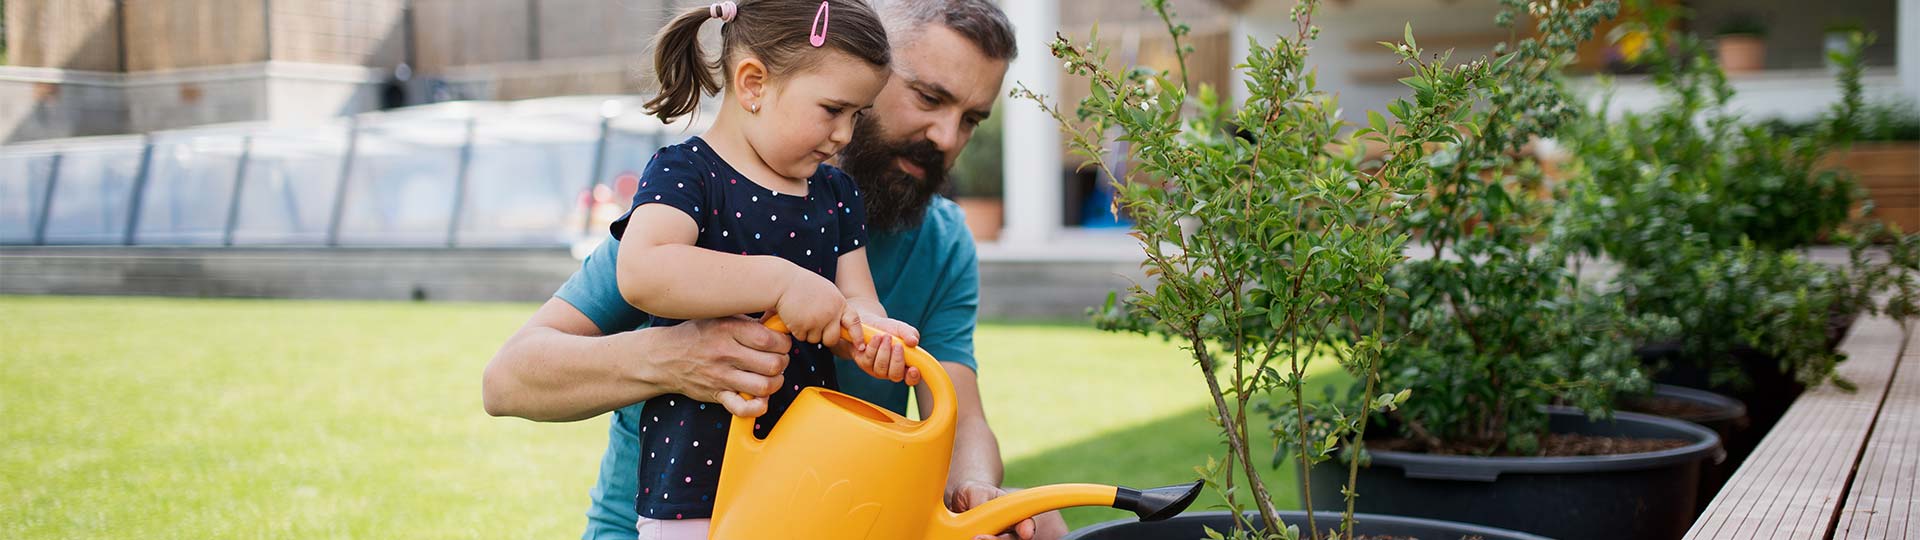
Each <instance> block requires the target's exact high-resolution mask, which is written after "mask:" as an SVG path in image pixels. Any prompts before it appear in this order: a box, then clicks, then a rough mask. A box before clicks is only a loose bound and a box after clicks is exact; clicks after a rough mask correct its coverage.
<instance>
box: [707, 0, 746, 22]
mask: <svg viewBox="0 0 1920 540" xmlns="http://www.w3.org/2000/svg"><path fill="white" fill-rule="evenodd" d="M739 14H740V4H735V3H733V2H715V3H714V4H713V5H710V6H707V16H708V17H712V18H715V19H720V22H721V23H722V24H724V23H730V22H733V16H734V15H739Z"/></svg>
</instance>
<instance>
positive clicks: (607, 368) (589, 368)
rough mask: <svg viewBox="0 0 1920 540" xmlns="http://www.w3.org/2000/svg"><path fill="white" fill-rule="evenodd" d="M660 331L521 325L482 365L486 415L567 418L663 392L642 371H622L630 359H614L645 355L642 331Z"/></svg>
mask: <svg viewBox="0 0 1920 540" xmlns="http://www.w3.org/2000/svg"><path fill="white" fill-rule="evenodd" d="M665 330H667V329H665V328H648V329H643V330H638V331H634V332H624V333H620V334H614V335H611V336H598V335H577V334H569V333H566V332H562V331H560V330H558V329H554V328H549V327H543V326H535V325H529V326H528V327H526V328H522V329H521V330H520V332H519V333H517V334H515V335H514V336H513V337H512V338H511V339H509V340H508V341H507V343H506V345H504V346H502V347H501V348H500V352H499V353H497V354H496V355H495V356H494V358H493V361H492V362H491V363H489V364H488V365H487V370H486V375H485V379H484V381H483V382H482V397H483V401H484V402H485V406H486V409H487V414H491V415H494V416H517V417H520V418H526V419H528V420H534V421H540V422H571V421H574V420H584V419H587V418H592V417H595V416H599V415H601V414H605V413H607V412H609V411H613V410H615V409H619V408H621V407H625V406H627V405H632V404H634V403H639V402H641V401H645V400H647V399H649V398H652V397H654V396H658V395H661V394H665V393H667V391H666V390H665V389H664V388H662V387H661V386H660V385H658V384H655V383H653V382H651V381H650V380H649V379H651V377H649V376H647V374H644V373H633V372H628V371H626V370H627V369H628V368H627V367H626V366H630V365H636V364H635V363H632V362H621V361H619V359H620V358H622V357H632V356H634V355H640V354H646V353H645V352H643V351H645V349H644V347H646V346H647V343H648V340H647V339H645V338H646V337H647V334H649V333H653V332H660V331H665Z"/></svg>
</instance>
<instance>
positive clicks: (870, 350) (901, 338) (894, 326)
mask: <svg viewBox="0 0 1920 540" xmlns="http://www.w3.org/2000/svg"><path fill="white" fill-rule="evenodd" d="M866 320H867V325H868V326H872V327H873V328H874V330H877V331H878V333H874V334H873V335H869V336H864V337H865V339H866V341H865V342H864V343H860V344H858V346H855V347H848V348H841V349H836V350H835V351H834V354H840V355H842V357H844V358H849V359H852V360H853V363H854V364H856V365H859V366H860V369H861V371H865V372H867V375H870V376H872V377H873V378H875V379H885V380H889V381H893V382H904V383H907V385H908V386H914V385H918V384H920V369H919V368H913V367H907V347H914V346H918V345H920V331H919V330H917V329H915V328H914V327H913V326H911V325H908V324H907V323H903V322H900V321H897V320H894V319H889V318H886V317H871V316H870V317H867V318H866ZM849 348H850V349H852V350H846V349H849Z"/></svg>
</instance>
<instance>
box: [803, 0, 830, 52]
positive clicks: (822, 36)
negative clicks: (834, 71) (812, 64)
mask: <svg viewBox="0 0 1920 540" xmlns="http://www.w3.org/2000/svg"><path fill="white" fill-rule="evenodd" d="M831 18H832V15H830V14H829V13H828V10H827V3H826V2H824V1H822V2H820V11H816V12H814V13H813V27H812V28H809V29H807V43H811V44H813V46H815V47H821V46H825V45H826V44H827V20H828V19H831Z"/></svg>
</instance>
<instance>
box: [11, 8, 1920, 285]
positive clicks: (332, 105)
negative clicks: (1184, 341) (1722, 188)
mask: <svg viewBox="0 0 1920 540" xmlns="http://www.w3.org/2000/svg"><path fill="white" fill-rule="evenodd" d="M1663 1H1668V2H1674V3H1679V4H1682V5H1684V6H1685V7H1687V8H1689V9H1691V10H1692V11H1693V12H1694V14H1695V17H1694V18H1693V19H1692V22H1690V23H1688V24H1691V25H1694V27H1692V28H1686V29H1687V30H1692V31H1696V32H1699V33H1702V34H1711V33H1714V32H1715V31H1716V30H1717V29H1718V28H1719V27H1722V26H1726V25H1728V24H1729V23H1730V22H1732V21H1734V20H1736V19H1739V20H1745V21H1748V22H1746V23H1745V24H1748V25H1749V26H1750V25H1751V24H1752V22H1751V21H1752V20H1755V19H1757V20H1758V22H1759V24H1761V25H1763V26H1765V27H1767V29H1768V30H1769V32H1767V34H1766V36H1765V38H1764V40H1763V42H1764V45H1765V46H1766V48H1767V50H1768V54H1766V56H1765V57H1764V59H1763V60H1762V61H1761V62H1760V64H1759V68H1760V69H1759V70H1757V71H1754V72H1751V73H1744V74H1740V75H1737V76H1734V77H1733V78H1732V81H1733V84H1734V86H1735V87H1736V89H1737V90H1738V91H1739V92H1740V97H1739V101H1738V102H1736V104H1735V106H1736V107H1738V108H1740V109H1742V110H1743V111H1745V112H1747V113H1748V114H1750V115H1752V116H1755V117H1761V118H1764V117H1771V116H1780V117H1788V118H1793V117H1804V116H1808V115H1811V114H1813V113H1815V112H1816V111H1819V110H1821V109H1823V108H1824V107H1826V106H1827V104H1828V103H1830V102H1832V101H1833V100H1834V99H1835V97H1836V96H1837V91H1836V90H1835V89H1834V85H1833V82H1832V77H1831V74H1830V73H1829V71H1828V69H1827V68H1826V67H1825V66H1824V64H1823V58H1824V56H1825V54H1824V47H1825V39H1826V36H1825V33H1826V31H1827V30H1828V29H1830V28H1837V27H1841V26H1851V27H1857V28H1859V29H1862V30H1867V31H1871V32H1874V33H1876V34H1877V35H1878V36H1879V42H1878V43H1877V44H1876V45H1875V46H1874V47H1873V48H1872V49H1869V50H1868V51H1867V54H1866V61H1867V63H1868V65H1869V68H1868V70H1867V73H1866V77H1865V80H1864V81H1863V82H1864V83H1865V84H1866V91H1867V93H1868V95H1869V97H1870V98H1871V99H1893V98H1905V99H1913V98H1914V97H1915V96H1920V0H1828V1H1825V2H1818V3H1808V2H1803V1H1800V0H1663ZM705 3H706V2H705V1H687V0H5V1H4V6H5V10H4V11H5V13H4V15H5V17H4V21H5V25H4V28H5V40H4V42H5V44H6V49H5V50H4V51H0V52H4V57H5V61H4V63H5V64H6V65H0V145H4V146H0V245H4V246H5V248H4V252H0V278H3V279H0V293H44V292H68V293H123V294H193V295H214V296H229V295H240V296H303V297H314V296H318V297H357V298H406V297H427V298H461V299H538V298H543V297H545V295H546V294H547V293H550V292H551V291H552V290H553V288H554V287H555V286H557V285H558V284H559V281H560V280H562V279H564V278H565V277H566V275H567V274H568V273H570V272H571V271H572V270H573V269H574V268H576V267H577V263H576V262H575V261H574V260H573V259H572V258H570V257H567V256H566V255H567V254H568V253H569V252H570V251H571V252H577V251H578V250H579V249H581V248H582V247H583V246H585V245H588V244H590V243H591V242H592V241H595V240H597V239H598V238H599V237H600V236H604V235H603V234H599V233H600V231H602V230H603V229H602V228H601V225H603V224H604V223H605V222H606V221H607V220H608V219H611V217H612V215H614V214H617V213H618V212H620V211H621V210H623V209H624V206H625V204H626V197H627V196H629V194H630V193H631V185H629V184H631V183H632V182H630V180H631V179H632V178H633V176H634V174H635V171H637V170H638V169H639V168H640V166H641V165H643V164H644V163H645V159H646V158H647V157H648V156H650V155H651V153H652V150H653V149H654V148H657V147H659V146H660V145H663V144H668V143H671V142H673V141H675V140H678V138H680V137H684V136H685V135H686V134H688V133H691V132H697V131H689V130H697V126H693V127H687V126H682V125H676V126H661V125H659V124H658V123H657V122H653V121H651V120H649V119H646V118H645V117H644V116H643V115H641V114H639V113H638V112H637V109H638V106H637V104H638V102H639V101H641V99H640V96H645V95H647V94H648V93H649V92H650V91H651V89H652V88H651V77H650V76H648V74H649V73H650V70H651V66H650V65H649V54H648V51H649V43H648V41H649V40H650V39H651V36H652V35H653V33H654V31H655V30H656V29H657V28H658V27H660V26H661V25H662V24H664V22H665V21H666V20H668V19H669V18H670V17H671V16H673V15H674V14H676V13H678V12H680V10H683V9H688V8H690V7H692V6H697V5H704V4H705ZM1169 3H1170V4H1171V5H1172V6H1173V8H1174V10H1175V11H1177V12H1178V13H1179V15H1180V18H1181V20H1182V22H1185V23H1186V24H1188V25H1190V26H1191V27H1192V29H1193V32H1192V34H1191V39H1190V40H1189V42H1188V43H1189V44H1191V45H1192V46H1193V47H1194V48H1195V53H1194V55H1193V56H1192V57H1191V58H1190V59H1189V61H1188V66H1187V67H1188V69H1189V70H1191V72H1190V73H1189V75H1190V78H1191V79H1192V80H1194V81H1195V82H1197V83H1204V84H1210V85H1212V86H1214V87H1216V88H1222V89H1228V92H1223V93H1226V94H1228V95H1232V96H1234V97H1235V98H1236V99H1239V98H1243V97H1244V95H1243V89H1242V86H1243V85H1242V84H1241V81H1239V80H1238V79H1237V77H1238V75H1237V74H1236V73H1235V71H1234V70H1233V66H1234V65H1236V64H1238V63H1240V62H1241V61H1242V60H1243V59H1244V58H1245V57H1246V54H1247V50H1248V49H1247V47H1248V45H1247V43H1248V40H1249V38H1253V39H1257V40H1259V41H1261V42H1269V41H1270V40H1271V39H1272V36H1273V35H1274V34H1276V33H1279V32H1283V31H1284V32H1291V28H1292V23H1291V22H1290V21H1288V18H1287V17H1288V10H1289V8H1290V7H1291V6H1292V5H1293V2H1292V0H1171V1H1170V2H1169ZM1001 5H1002V6H1003V7H1004V8H1005V9H1006V10H1007V11H1008V13H1009V15H1010V16H1011V18H1012V19H1013V21H1014V23H1015V25H1016V27H1017V30H1018V33H1019V39H1020V48H1021V51H1022V56H1021V57H1020V58H1019V59H1018V60H1017V61H1016V62H1014V65H1013V66H1012V67H1011V69H1010V72H1009V75H1008V79H1007V83H1008V84H1009V85H1013V84H1016V83H1020V84H1025V85H1026V86H1028V87H1030V88H1033V89H1035V90H1037V91H1041V92H1043V93H1047V94H1049V95H1051V96H1052V97H1053V98H1054V99H1055V100H1056V101H1058V102H1060V103H1072V102H1075V101H1077V100H1078V99H1079V98H1081V97H1083V96H1084V95H1085V92H1086V88H1087V84H1086V81H1085V80H1084V79H1079V78H1076V77H1072V76H1068V75H1065V74H1063V73H1061V69H1060V64H1059V62H1058V61H1057V60H1056V59H1053V58H1052V57H1050V56H1049V55H1048V54H1046V51H1047V43H1048V42H1049V41H1051V40H1052V39H1053V38H1054V37H1055V35H1056V33H1058V34H1063V35H1066V36H1068V37H1071V38H1074V39H1076V40H1085V39H1086V38H1087V37H1088V36H1090V35H1091V34H1092V30H1093V28H1094V27H1095V25H1096V24H1097V25H1098V28H1099V36H1100V43H1101V45H1103V46H1105V47H1107V48H1108V49H1109V50H1110V51H1112V56H1110V58H1109V59H1110V61H1112V62H1115V63H1116V64H1121V65H1139V66H1149V67H1154V68H1159V69H1168V70H1171V69H1175V68H1176V67H1177V62H1176V61H1175V58H1174V56H1173V54H1172V43H1171V41H1169V40H1168V39H1167V38H1166V33H1165V29H1164V27H1163V25H1162V23H1161V22H1160V21H1159V20H1158V18H1157V17H1156V16H1154V15H1153V14H1152V13H1150V12H1148V11H1147V10H1145V9H1144V8H1142V7H1141V6H1140V2H1139V1H1138V0H1074V1H1068V0H1001ZM1496 6H1497V2H1496V0H1325V1H1324V2H1323V3H1322V9H1321V12H1320V14H1319V15H1318V16H1317V17H1316V18H1315V19H1314V23H1315V24H1317V25H1319V26H1320V27H1321V28H1322V33H1321V35H1320V38H1319V41H1318V42H1317V43H1316V45H1315V48H1314V49H1313V51H1312V53H1311V55H1312V58H1311V59H1310V64H1311V65H1313V66H1314V67H1315V68H1316V69H1317V72H1318V80H1319V83H1320V86H1321V88H1322V89H1324V90H1328V91H1331V92H1334V93H1336V94H1338V95H1339V97H1340V100H1341V104H1342V106H1343V109H1344V110H1345V111H1346V114H1347V115H1348V117H1349V119H1350V120H1358V119H1360V118H1361V116H1360V115H1361V114H1363V113H1362V111H1365V110H1370V109H1380V108H1382V107H1384V106H1385V104H1386V103H1387V102H1388V101H1390V100H1392V99H1394V98H1397V97H1400V96H1403V95H1405V94H1406V92H1407V90H1406V89H1405V88H1404V87H1403V86H1402V85H1400V84H1399V83H1398V82H1397V79H1398V78H1399V77H1401V76H1404V74H1403V70H1404V69H1405V68H1404V67H1400V66H1396V65H1395V62H1394V58H1393V57H1392V55H1390V54H1388V52H1387V51H1386V50H1385V49H1384V48H1382V47H1380V46H1379V45H1377V44H1376V42H1378V41H1395V40H1398V39H1399V38H1400V36H1401V32H1402V29H1403V25H1405V24H1406V23H1408V22H1411V23H1412V26H1413V27H1414V29H1415V32H1416V33H1417V36H1418V38H1419V41H1420V43H1421V44H1422V45H1423V46H1425V47H1428V48H1432V49H1454V50H1455V51H1456V52H1455V57H1456V58H1472V57H1474V56H1477V55H1479V54H1482V53H1484V52H1486V51H1488V50H1489V49H1490V48H1491V47H1492V46H1493V44H1494V43H1497V42H1499V41H1502V40H1506V39H1509V38H1510V34H1509V33H1507V32H1506V31H1505V30H1503V29H1499V28H1496V27H1495V26H1494V25H1493V22H1492V21H1493V14H1494V11H1495V8H1496ZM1623 60H1625V59H1624V58H1623V55H1622V51H1620V50H1618V49H1617V48H1616V47H1613V46H1611V45H1608V44H1594V45H1592V46H1589V47H1588V48H1586V49H1584V50H1583V51H1582V52H1581V55H1580V62H1579V67H1578V68H1577V69H1578V71H1580V72H1581V75H1580V77H1579V78H1577V84H1581V85H1585V86H1588V87H1589V88H1591V89H1593V95H1594V96H1595V99H1600V97H1602V96H1609V97H1611V99H1613V100H1614V101H1615V103H1616V104H1617V105H1616V110H1620V109H1634V108H1641V107H1646V106H1649V105H1651V104H1653V103H1654V102H1655V99H1656V97H1657V96H1655V95H1654V94H1653V92H1652V91H1651V88H1650V85H1649V84H1648V83H1647V82H1646V81H1645V80H1644V77H1642V76H1638V75H1634V74H1633V73H1632V71H1633V69H1632V66H1631V65H1630V64H1631V63H1630V62H1625V61H1623ZM1594 73H1617V75H1616V76H1615V77H1613V78H1611V80H1612V81H1613V83H1612V86H1611V87H1610V89H1608V90H1606V91H1604V92H1603V91H1601V89H1600V88H1599V86H1598V83H1597V82H1596V81H1598V80H1599V79H1596V78H1594V77H1589V76H1586V74H1594ZM393 109H397V110H393ZM993 122H994V128H995V129H993V130H987V129H983V130H982V135H981V136H977V137H976V139H975V141H974V144H973V148H974V149H976V150H977V149H979V148H993V149H998V150H1000V152H999V155H998V156H991V154H992V153H991V152H983V153H980V155H979V156H972V155H969V156H963V157H962V161H963V163H965V162H970V161H976V159H975V157H979V158H980V160H984V161H986V162H985V163H977V164H976V163H969V164H968V165H966V166H963V169H964V170H966V171H967V172H966V173H965V174H966V175H967V176H968V177H966V178H957V180H958V181H959V182H958V183H959V185H960V186H961V189H960V191H959V193H956V195H959V196H968V195H984V196H985V197H984V198H975V197H967V198H966V199H964V200H963V204H965V205H968V208H969V214H970V215H969V217H970V221H971V220H972V218H985V217H988V216H995V217H1001V218H1003V219H993V220H984V219H983V220H982V221H979V222H975V223H974V228H975V232H976V233H977V234H979V235H980V236H982V237H983V238H986V240H985V241H983V242H982V244H981V245H980V249H981V258H982V261H983V265H982V279H983V291H984V292H983V297H984V300H983V302H984V304H983V307H982V309H983V312H984V313H986V314H989V315H1013V316H1077V315H1078V314H1079V313H1080V312H1081V309H1082V308H1083V307H1084V306H1087V305H1090V304H1094V303H1097V302H1098V301H1100V300H1101V299H1102V298H1104V296H1105V293H1106V291H1107V290H1109V289H1110V288H1113V287H1117V286H1124V285H1125V284H1127V283H1128V281H1129V280H1130V279H1138V278H1141V277H1142V276H1139V274H1138V272H1139V268H1138V262H1139V260H1140V258H1141V254H1140V251H1139V249H1138V247H1137V246H1135V245H1134V242H1133V240H1132V239H1131V238H1129V237H1126V236H1124V235H1123V234H1120V233H1121V232H1123V231H1125V230H1126V227H1127V225H1128V223H1127V222H1126V221H1125V216H1116V215H1113V214H1112V212H1111V210H1110V208H1109V205H1108V204H1107V203H1108V202H1109V201H1110V200H1111V196H1112V194H1111V188H1110V187H1109V186H1108V179H1105V178H1100V177H1097V176H1094V175H1093V174H1092V173H1090V172H1085V171H1080V170H1079V167H1078V165H1079V163H1078V162H1076V161H1074V160H1072V159H1069V158H1068V157H1066V153H1065V152H1064V145H1063V142H1062V141H1061V139H1060V136H1059V131H1058V129H1057V127H1056V126H1055V125H1054V122H1053V120H1052V119H1051V118H1049V117H1048V116H1046V115H1045V114H1044V113H1042V112H1041V111H1039V110H1038V109H1037V107H1035V106H1034V105H1032V104H1030V103H1023V102H1015V101H1012V100H1005V99H1003V103H1002V104H1001V105H1000V112H999V113H997V114H995V115H994V120H993ZM996 134H997V135H996ZM1121 150H1122V149H1119V148H1115V149H1113V151H1115V152H1118V151H1121ZM971 153H972V151H970V154H971ZM994 172H997V173H998V174H993V173H994ZM959 175H960V173H956V176H959ZM1913 197H1914V198H1915V201H1916V204H1915V207H1917V208H1920V191H1915V192H1913ZM982 205H984V206H982ZM396 248H403V249H396Z"/></svg>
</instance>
